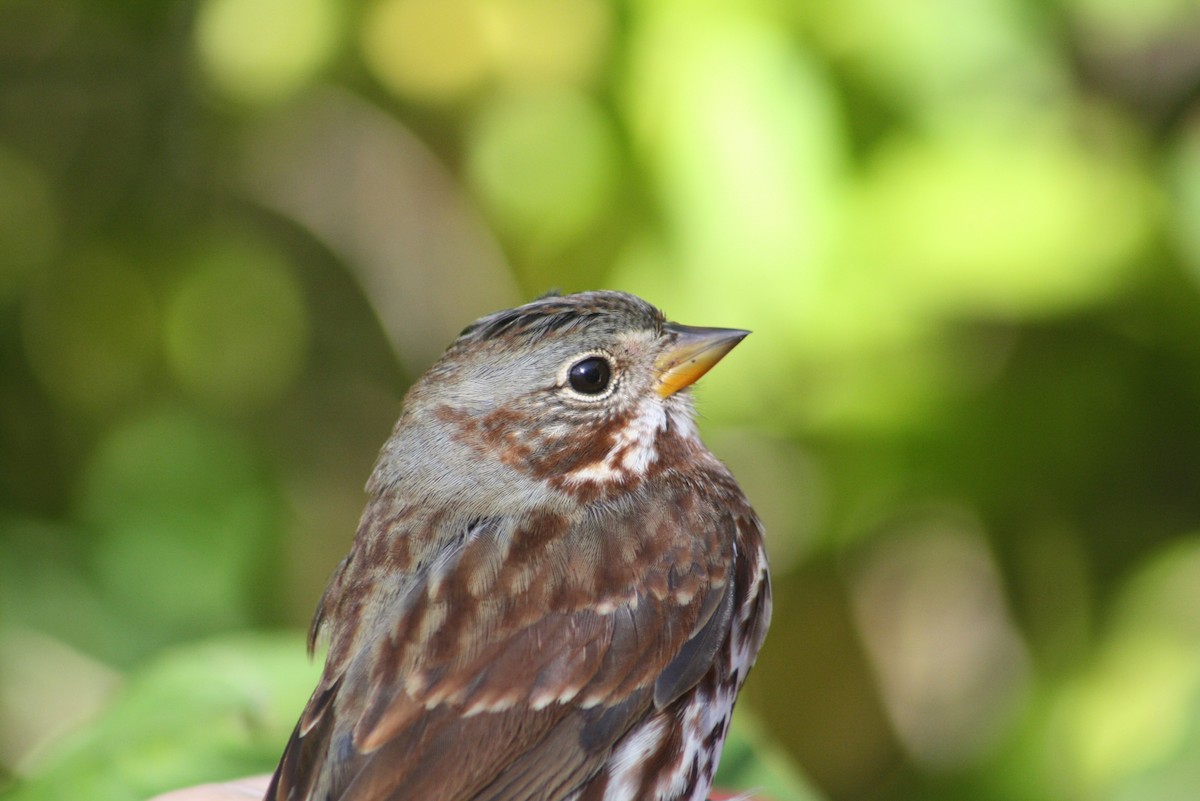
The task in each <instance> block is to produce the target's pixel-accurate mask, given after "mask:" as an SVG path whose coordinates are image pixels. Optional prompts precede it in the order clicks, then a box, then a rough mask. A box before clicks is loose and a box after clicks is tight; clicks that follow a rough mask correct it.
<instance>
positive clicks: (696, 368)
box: [654, 323, 750, 398]
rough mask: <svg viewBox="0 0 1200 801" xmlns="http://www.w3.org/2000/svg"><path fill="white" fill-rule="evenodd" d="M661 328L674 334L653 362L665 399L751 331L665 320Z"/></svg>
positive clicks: (710, 365) (712, 363) (661, 393)
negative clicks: (666, 346) (703, 326)
mask: <svg viewBox="0 0 1200 801" xmlns="http://www.w3.org/2000/svg"><path fill="white" fill-rule="evenodd" d="M663 330H664V331H666V332H667V333H668V334H674V335H675V341H674V342H673V343H672V344H671V346H670V347H668V348H667V350H666V351H665V352H663V354H662V355H661V356H659V357H658V358H657V359H656V360H655V361H654V368H655V369H656V370H658V394H659V395H661V396H662V397H664V398H668V397H670V396H672V395H674V394H675V393H676V392H678V391H679V390H681V389H683V388H684V387H688V386H691V385H692V384H694V383H695V382H696V380H697V379H699V378H700V376H702V375H704V374H705V373H707V372H708V371H709V370H710V369H712V366H713V365H714V364H716V363H717V362H719V361H721V358H722V357H723V356H724V355H725V354H726V353H729V351H731V350H733V346H734V345H736V344H737V343H739V342H741V341H742V340H743V339H745V338H746V336H747V335H749V333H750V332H749V331H743V330H741V329H740V328H695V327H693V326H690V325H679V324H678V323H667V324H666V325H664V326H663Z"/></svg>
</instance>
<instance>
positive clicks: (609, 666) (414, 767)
mask: <svg viewBox="0 0 1200 801" xmlns="http://www.w3.org/2000/svg"><path fill="white" fill-rule="evenodd" d="M661 501H662V498H661V496H660V502H659V503H655V504H653V505H646V506H642V508H634V509H630V510H629V512H628V513H627V514H623V515H620V516H606V517H597V519H596V520H595V521H594V522H592V523H585V524H582V525H580V524H575V525H571V526H568V525H567V524H566V522H565V521H564V520H563V519H561V518H558V517H556V516H554V515H542V516H538V517H532V518H529V519H525V520H523V521H521V522H519V523H517V524H513V525H506V524H505V523H504V521H493V522H490V523H488V524H487V525H486V526H483V527H481V528H480V527H478V526H477V528H478V529H479V530H476V531H474V532H468V533H467V534H465V535H464V536H463V537H462V538H461V542H459V544H458V545H457V546H456V547H455V548H454V549H452V552H451V555H450V556H448V557H447V556H443V557H442V558H441V560H440V561H438V560H434V561H435V563H436V564H432V565H430V566H428V568H427V569H426V573H425V575H423V576H421V577H420V578H419V579H414V578H413V577H412V576H411V575H410V576H408V577H406V578H405V580H404V581H403V582H401V585H400V586H401V588H400V589H396V588H392V589H388V588H386V587H380V586H374V587H373V592H375V593H376V594H377V596H376V597H375V599H374V601H375V603H373V604H367V605H365V606H364V605H361V604H360V605H359V607H358V608H359V614H358V615H357V616H356V618H355V622H354V623H353V624H348V622H347V621H339V622H338V625H337V626H335V634H334V640H333V643H332V645H331V650H330V655H329V659H328V661H327V664H326V674H325V677H324V680H323V682H322V684H321V686H319V687H318V690H317V692H316V693H315V694H314V695H313V698H312V700H311V701H310V702H309V705H308V708H307V709H306V710H305V713H304V715H303V717H302V718H301V721H300V723H299V724H298V726H297V729H296V732H295V733H294V734H293V736H292V739H291V741H290V742H289V744H288V747H287V750H286V751H285V754H284V757H283V760H282V761H281V763H280V766H279V768H278V770H277V772H276V775H275V778H274V780H273V783H272V787H271V791H270V792H269V793H268V796H267V797H268V799H278V801H284V800H285V799H291V800H292V801H300V800H301V799H321V801H325V799H338V801H384V800H385V799H394V800H395V801H399V800H400V799H409V798H411V799H421V801H515V799H521V800H522V801H558V799H562V798H564V797H566V796H568V795H569V794H570V793H571V791H572V790H573V789H575V788H577V787H578V786H579V785H581V784H582V783H583V782H585V781H586V780H587V779H588V778H589V777H590V776H591V775H592V774H594V773H595V772H596V771H597V770H598V769H599V767H600V765H601V764H602V763H603V761H604V760H605V758H606V757H607V756H608V754H609V752H610V751H611V749H612V746H613V744H614V743H615V742H616V741H617V740H618V739H619V738H620V737H621V736H622V735H623V734H624V733H626V732H627V731H629V729H630V728H631V727H632V726H633V725H634V724H635V723H636V722H637V721H638V720H639V719H641V718H643V717H644V716H646V715H647V714H648V713H649V711H650V710H651V709H653V708H659V709H661V708H663V707H665V706H667V705H668V704H670V703H671V702H672V701H674V700H675V699H676V698H678V697H679V696H680V695H681V694H682V693H683V692H685V691H686V690H687V689H688V688H689V687H691V686H692V685H694V684H695V683H696V682H698V681H699V680H700V679H701V677H702V676H703V675H704V674H705V673H706V672H707V671H708V670H709V668H710V667H711V665H712V661H713V658H714V655H715V653H716V652H717V649H718V647H719V646H720V644H721V643H722V642H723V641H724V638H725V637H726V636H727V633H728V631H729V620H730V615H731V610H732V609H733V603H734V587H733V584H734V569H733V553H732V549H733V545H732V541H733V539H734V536H735V531H734V529H736V527H737V525H738V523H737V522H735V518H734V516H733V515H732V514H730V513H729V512H728V511H725V510H720V511H718V510H719V508H720V507H719V505H717V504H713V505H708V504H703V503H701V502H698V501H697V500H696V499H695V498H694V497H693V494H692V493H689V492H688V491H687V490H686V488H685V489H681V490H680V492H679V493H678V494H677V495H676V496H675V497H670V496H668V498H667V501H668V502H666V503H663V502H661ZM353 569H354V567H353V559H352V560H351V562H350V566H349V567H348V568H347V569H346V570H350V571H352V570H353ZM345 573H346V571H343V575H342V576H340V577H339V578H337V579H335V583H339V582H340V586H339V587H338V592H340V593H343V594H349V595H352V594H353V593H350V592H349V591H348V588H349V587H350V586H351V585H353V584H354V579H353V578H352V577H350V576H347V575H345ZM367 608H371V609H376V610H377V611H375V612H374V613H373V614H372V613H369V612H367V611H364V610H366V609H367ZM347 625H356V626H357V628H358V631H357V632H356V633H355V634H354V635H353V637H352V638H350V639H347V635H346V634H345V631H344V630H345V628H346V627H347ZM339 631H340V635H339ZM348 650H350V651H352V652H351V653H343V652H345V651H348Z"/></svg>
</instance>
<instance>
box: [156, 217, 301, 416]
mask: <svg viewBox="0 0 1200 801" xmlns="http://www.w3.org/2000/svg"><path fill="white" fill-rule="evenodd" d="M306 314H307V312H306V309H305V304H304V298H303V296H302V294H301V291H300V287H299V286H298V285H297V283H296V280H295V277H294V276H293V275H292V272H291V266H290V264H289V263H288V262H287V261H286V260H285V259H284V258H283V256H282V255H281V254H279V253H278V252H277V251H275V250H272V249H271V248H270V247H269V246H267V245H266V244H264V243H262V242H258V241H252V240H249V239H241V240H228V241H223V242H220V243H217V244H215V245H213V246H212V247H210V248H209V249H208V250H206V251H204V252H203V253H202V254H201V255H200V256H199V258H198V259H197V262H196V265H195V269H194V270H193V272H192V273H191V274H190V275H189V276H187V278H186V279H185V280H184V281H183V282H182V283H181V284H180V286H179V287H178V289H177V290H176V291H175V294H174V296H173V297H172V298H171V300H170V303H169V306H168V308H167V320H166V332H165V335H166V350H167V358H168V362H169V364H170V366H171V368H172V370H173V371H174V373H175V375H176V376H177V377H178V379H179V381H180V383H181V384H183V385H184V386H185V387H187V388H188V389H189V390H190V391H191V392H193V393H194V394H195V395H196V396H197V397H199V398H201V399H202V400H204V401H207V402H210V403H214V404H216V405H218V406H221V407H224V408H228V409H231V410H240V409H245V408H254V407H258V406H261V405H263V404H266V403H269V402H271V401H273V400H275V399H277V398H278V396H279V395H280V393H282V392H283V391H285V390H286V389H287V387H288V386H289V385H290V384H291V383H292V381H293V380H294V379H295V378H296V375H297V373H298V372H299V370H300V368H301V366H302V364H303V361H304V356H305V354H306V352H307V345H308V320H307V316H306Z"/></svg>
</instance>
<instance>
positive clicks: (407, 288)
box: [0, 0, 1200, 801]
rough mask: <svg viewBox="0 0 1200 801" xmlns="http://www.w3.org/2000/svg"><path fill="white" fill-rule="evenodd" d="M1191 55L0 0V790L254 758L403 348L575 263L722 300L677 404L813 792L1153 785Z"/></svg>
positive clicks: (1044, 15) (1187, 325)
mask: <svg viewBox="0 0 1200 801" xmlns="http://www.w3.org/2000/svg"><path fill="white" fill-rule="evenodd" d="M1197 42H1200V6H1197V4H1196V3H1195V2H1194V0H1152V2H1146V3H1130V2H1122V0H1059V1H1058V2H1050V1H1049V0H978V2H972V3H963V2H955V0H909V2H902V3H894V2H884V0H824V2H810V3H799V2H792V3H789V2H782V1H781V2H768V1H767V0H760V1H756V0H737V1H735V0H729V1H728V2H716V1H715V0H713V1H712V2H708V1H704V0H688V1H687V2H685V1H684V0H645V2H633V1H632V0H630V2H615V3H610V2H604V0H365V1H364V2H341V1H340V0H203V2H166V1H163V2H155V1H154V0H127V1H126V2H111V1H110V2H100V1H99V0H8V1H7V2H4V3H2V4H0V788H2V787H3V786H4V785H8V786H9V787H10V789H12V788H17V789H16V792H17V793H18V794H20V793H22V792H24V793H25V796H24V797H47V798H53V797H58V798H63V797H92V798H131V799H132V798H138V797H139V796H143V797H144V795H148V794H150V793H152V792H155V791H158V790H162V789H165V788H167V787H169V786H172V785H178V784H182V783H186V782H188V781H200V780H206V779H209V780H211V779H218V778H226V777H232V776H236V775H241V774H246V773H253V772H256V771H257V772H262V771H265V770H268V769H270V767H271V766H272V765H273V762H274V759H275V758H276V756H277V755H278V753H279V750H280V749H281V748H282V745H283V740H284V737H285V736H286V733H287V732H288V731H289V730H290V727H291V725H292V722H293V721H294V719H295V718H294V716H295V714H296V712H297V710H298V708H299V705H300V704H301V703H302V702H303V699H304V697H305V695H306V693H307V691H308V689H309V688H310V687H311V682H312V680H313V668H312V667H310V666H308V665H307V663H306V661H305V659H304V656H303V650H302V646H301V635H300V631H301V630H302V629H303V627H304V625H305V624H306V622H307V619H308V617H309V615H310V614H311V612H312V610H313V608H314V606H315V603H316V600H317V598H318V596H319V594H320V591H321V589H322V587H323V585H324V581H325V579H326V577H327V575H328V573H329V571H330V570H331V569H332V567H333V566H334V565H335V564H336V562H337V560H338V559H339V558H340V556H341V554H342V553H343V552H344V551H345V550H346V548H347V547H348V545H349V542H350V539H351V537H352V535H353V531H354V527H355V524H356V520H357V516H358V513H359V511H360V509H361V507H362V504H363V501H364V496H363V494H362V486H363V484H364V482H365V480H366V477H367V475H368V472H369V470H370V468H371V465H372V463H373V460H374V458H375V454H376V452H377V449H378V447H379V446H380V445H381V443H382V442H383V440H384V438H385V437H386V436H387V434H388V432H389V430H390V427H391V425H392V423H393V422H394V420H395V418H396V417H397V415H398V411H399V398H400V397H401V395H402V394H403V392H404V390H405V388H406V387H407V385H408V384H409V382H411V381H412V380H413V378H414V377H415V376H417V375H419V374H420V372H421V371H422V370H424V369H425V368H426V367H427V366H428V365H429V364H430V363H431V361H432V360H433V359H434V358H436V356H437V355H438V354H439V353H440V352H441V350H442V349H443V348H444V347H445V345H446V344H447V343H448V342H449V341H451V340H452V339H453V337H454V335H455V334H456V332H457V331H458V330H460V329H461V328H462V327H463V326H464V325H465V324H466V323H467V322H469V321H470V320H472V319H474V318H475V317H477V316H478V315H480V314H482V313H485V312H488V311H492V310H495V309H498V308H502V307H505V306H510V305H514V304H516V303H518V302H520V301H522V300H526V299H529V298H530V297H532V296H534V295H537V294H540V293H541V292H543V291H545V290H546V289H548V288H551V287H560V288H562V289H564V290H566V291H572V290H579V289H585V288H595V287H611V288H620V289H625V290H628V291H632V292H636V293H638V294H642V295H644V296H645V297H646V298H648V299H650V300H651V301H653V302H655V303H656V304H658V305H660V306H662V307H663V308H664V309H665V310H666V312H667V313H668V315H669V316H671V317H672V318H674V319H676V320H679V321H682V322H685V323H690V324H699V325H726V326H737V327H747V328H751V329H753V330H754V331H755V334H754V336H753V337H751V338H750V339H749V340H747V342H746V343H745V344H744V345H743V346H742V347H740V348H738V350H737V352H736V353H735V354H733V355H732V357H731V358H730V359H728V360H726V362H724V363H723V364H722V365H721V366H720V368H719V369H718V370H716V371H714V372H713V373H712V374H711V376H709V377H708V378H706V379H705V381H704V382H703V385H702V386H701V387H700V389H699V392H698V394H699V397H700V406H701V410H702V414H703V421H702V426H703V429H704V433H705V436H706V438H707V440H708V441H709V442H710V444H711V445H712V446H713V449H714V450H715V451H716V452H717V453H718V454H719V455H720V456H721V457H722V458H724V459H725V460H726V461H727V462H728V463H729V464H730V465H731V467H732V468H733V470H734V472H735V473H736V474H737V475H738V476H739V478H740V480H741V481H742V483H743V485H744V487H745V488H746V490H747V492H748V494H749V495H750V496H751V498H752V500H753V501H754V502H755V504H756V506H757V508H758V509H759V511H760V512H761V514H762V516H763V518H764V519H765V521H766V523H767V526H768V528H769V533H770V537H771V539H770V543H769V545H770V550H771V555H772V559H773V567H774V574H775V581H776V613H775V623H774V628H773V631H772V633H771V636H770V638H769V639H768V642H767V646H766V649H765V650H764V652H763V654H762V656H761V658H760V660H759V665H758V667H757V668H756V670H755V672H754V673H753V675H752V678H751V681H750V684H749V685H748V687H747V690H746V693H745V695H744V706H745V708H746V710H747V711H748V712H752V713H754V714H755V715H756V717H757V726H751V727H750V728H752V729H756V730H757V731H758V732H759V733H760V734H761V735H762V736H764V737H765V738H767V739H769V740H771V741H773V742H774V743H776V744H777V749H776V750H771V749H770V748H769V747H766V748H767V750H771V753H772V754H787V755H788V756H790V758H791V760H792V761H793V762H794V763H795V764H797V765H799V766H800V767H801V769H802V771H803V773H804V775H805V776H806V777H807V778H808V781H809V782H810V783H811V785H812V787H813V788H814V791H813V792H814V796H816V795H819V796H820V797H823V798H826V799H829V800H830V801H843V800H844V801H850V800H851V799H864V800H865V799H870V800H872V801H876V800H877V801H905V800H907V799H922V800H925V799H989V800H992V799H994V800H996V801H1010V800H1011V801H1041V800H1042V799H1046V800H1047V801H1049V800H1050V799H1064V801H1093V800H1094V801H1126V800H1129V801H1132V800H1134V799H1138V800H1139V801H1140V800H1141V799H1155V800H1156V801H1174V800H1175V799H1181V800H1182V799H1195V798H1196V797H1197V792H1200V791H1198V790H1197V788H1200V294H1198V281H1200V47H1198V46H1197ZM68 787H70V788H74V789H75V792H74V794H72V795H67V794H65V793H64V790H63V788H68ZM38 788H41V790H39V789H38ZM39 792H40V793H41V796H39V795H38V793H39ZM788 792H789V791H787V790H778V789H777V790H775V793H776V794H777V795H780V796H783V795H787V794H788ZM796 797H797V798H798V797H800V791H796ZM776 801H793V799H791V798H786V797H779V798H777V800H776Z"/></svg>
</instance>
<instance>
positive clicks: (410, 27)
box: [362, 0, 489, 101]
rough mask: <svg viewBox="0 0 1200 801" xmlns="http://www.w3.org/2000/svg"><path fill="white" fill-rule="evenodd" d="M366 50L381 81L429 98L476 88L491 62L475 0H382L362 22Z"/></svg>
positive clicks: (454, 95) (404, 92)
mask: <svg viewBox="0 0 1200 801" xmlns="http://www.w3.org/2000/svg"><path fill="white" fill-rule="evenodd" d="M362 48H363V55H364V56H365V58H366V61H367V65H368V66H369V67H370V68H371V71H372V72H373V73H374V75H375V77H376V78H377V79H378V80H379V81H380V83H382V84H383V85H384V86H386V87H387V88H388V89H389V90H391V91H392V92H395V93H396V94H398V95H401V96H407V97H413V98H417V99H420V100H427V101H445V100H453V99H455V98H457V97H458V96H460V95H462V94H463V93H465V92H467V91H469V90H471V89H473V88H474V87H475V86H476V85H477V84H478V83H479V82H480V81H481V80H482V79H483V77H484V75H485V74H486V72H487V69H488V66H489V52H488V44H487V41H486V33H485V31H484V24H483V20H482V18H481V16H480V7H479V3H478V2H475V0H381V2H379V3H377V4H376V5H375V6H374V7H373V8H372V9H371V10H370V12H369V13H368V14H367V15H366V18H365V20H364V23H363V31H362Z"/></svg>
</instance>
